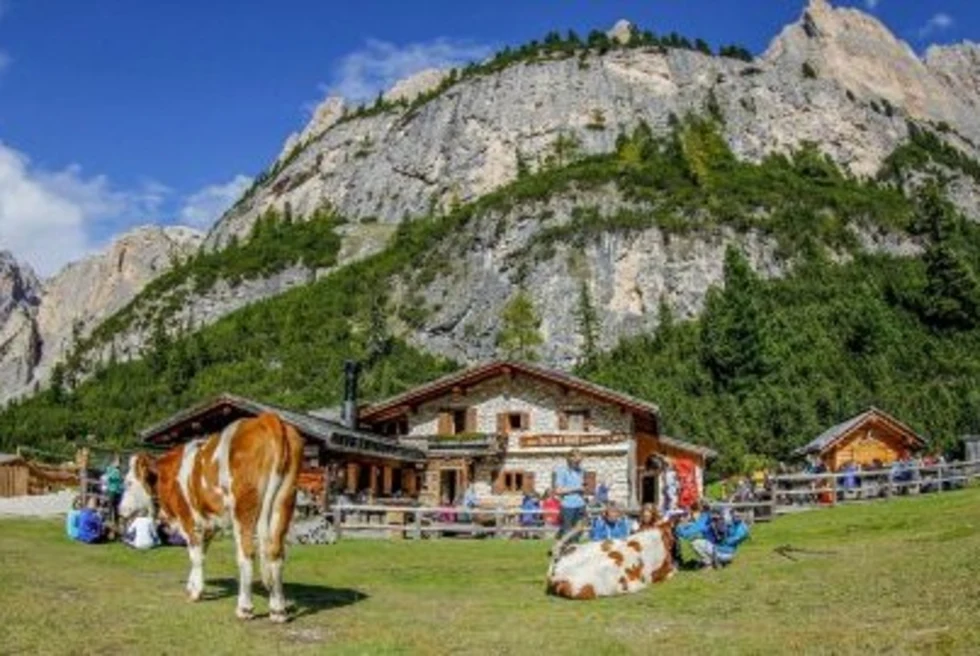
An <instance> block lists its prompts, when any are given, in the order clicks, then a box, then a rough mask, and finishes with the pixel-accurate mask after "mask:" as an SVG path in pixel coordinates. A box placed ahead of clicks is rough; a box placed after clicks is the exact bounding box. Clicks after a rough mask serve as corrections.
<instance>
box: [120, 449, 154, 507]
mask: <svg viewBox="0 0 980 656" xmlns="http://www.w3.org/2000/svg"><path fill="white" fill-rule="evenodd" d="M156 486H157V473H156V463H155V462H154V461H153V459H152V458H150V456H148V455H146V454H145V453H137V454H136V455H134V456H130V458H129V471H128V472H127V473H126V489H125V490H124V491H123V495H122V499H121V500H120V501H119V515H120V516H121V517H123V518H124V519H128V518H129V517H132V516H133V515H135V514H136V513H138V512H139V511H141V510H143V511H146V512H148V513H149V514H150V515H151V516H152V514H153V497H154V496H155V494H154V493H155V492H156Z"/></svg>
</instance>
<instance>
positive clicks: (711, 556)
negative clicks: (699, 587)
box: [674, 509, 749, 568]
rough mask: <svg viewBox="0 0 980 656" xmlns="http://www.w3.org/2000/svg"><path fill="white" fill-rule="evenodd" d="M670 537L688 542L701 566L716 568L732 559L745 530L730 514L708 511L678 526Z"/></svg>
mask: <svg viewBox="0 0 980 656" xmlns="http://www.w3.org/2000/svg"><path fill="white" fill-rule="evenodd" d="M674 534H675V536H676V537H677V538H679V539H681V540H690V541H691V547H693V549H694V551H695V553H697V555H698V559H699V561H700V563H699V564H700V565H701V566H702V567H714V568H718V567H720V566H724V565H728V564H730V563H731V562H732V560H734V559H735V552H736V551H737V550H738V547H739V545H740V544H741V543H742V542H744V541H745V540H747V539H748V537H749V527H748V525H746V523H745V522H744V521H742V519H741V518H740V517H738V516H736V515H733V514H732V513H731V512H728V511H726V512H722V511H721V510H719V509H711V510H710V511H709V512H702V513H701V516H700V517H699V518H698V519H697V521H695V522H690V523H688V524H682V525H681V526H678V527H677V529H676V530H675V531H674Z"/></svg>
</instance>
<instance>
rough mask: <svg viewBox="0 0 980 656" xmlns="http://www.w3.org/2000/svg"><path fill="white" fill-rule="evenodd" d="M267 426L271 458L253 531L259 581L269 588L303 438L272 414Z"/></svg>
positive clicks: (280, 552)
mask: <svg viewBox="0 0 980 656" xmlns="http://www.w3.org/2000/svg"><path fill="white" fill-rule="evenodd" d="M266 426H267V428H268V432H269V435H270V437H271V440H270V442H271V443H272V445H273V447H272V448H271V449H270V451H271V455H272V457H273V458H274V463H273V466H272V467H271V468H270V470H269V477H268V479H267V480H266V485H265V490H264V493H263V495H262V508H261V510H260V511H259V520H258V526H257V527H256V531H257V533H258V542H259V549H258V551H259V567H260V570H261V573H262V583H263V584H264V585H265V586H266V588H269V587H270V585H271V584H272V569H271V568H270V563H272V562H275V561H278V560H282V558H283V556H284V553H285V539H286V531H288V530H289V524H290V522H291V521H292V519H293V508H294V507H295V505H296V480H297V479H298V478H299V470H300V465H301V464H302V459H303V438H302V437H300V435H299V433H297V432H296V429H295V428H293V427H292V426H290V425H289V424H286V423H283V421H282V420H281V419H280V418H279V417H278V416H277V415H273V414H269V415H266Z"/></svg>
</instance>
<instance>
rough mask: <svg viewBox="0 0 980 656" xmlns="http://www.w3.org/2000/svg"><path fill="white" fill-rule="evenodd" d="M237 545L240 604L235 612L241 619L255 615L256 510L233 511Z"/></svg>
mask: <svg viewBox="0 0 980 656" xmlns="http://www.w3.org/2000/svg"><path fill="white" fill-rule="evenodd" d="M232 526H233V527H234V531H235V546H236V551H237V555H238V606H237V608H236V609H235V614H236V615H237V616H238V618H239V619H242V620H249V619H252V617H253V611H254V609H253V606H252V558H253V557H254V556H255V540H254V536H253V533H254V531H255V511H254V509H253V510H245V511H241V510H238V511H232Z"/></svg>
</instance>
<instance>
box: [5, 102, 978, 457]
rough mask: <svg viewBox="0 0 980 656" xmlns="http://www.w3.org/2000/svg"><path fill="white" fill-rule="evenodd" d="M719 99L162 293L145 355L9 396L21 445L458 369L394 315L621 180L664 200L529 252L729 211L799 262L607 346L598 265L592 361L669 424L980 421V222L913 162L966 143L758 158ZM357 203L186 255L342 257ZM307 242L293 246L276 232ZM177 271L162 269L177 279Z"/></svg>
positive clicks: (937, 424)
mask: <svg viewBox="0 0 980 656" xmlns="http://www.w3.org/2000/svg"><path fill="white" fill-rule="evenodd" d="M717 120H718V119H717V118H712V117H711V116H710V115H709V116H706V117H700V118H699V117H689V118H687V119H684V120H682V121H681V120H678V121H677V122H676V124H675V128H674V131H673V133H672V134H671V135H670V136H668V137H664V138H656V137H654V136H653V135H652V133H651V132H650V131H649V129H647V128H645V127H644V126H642V125H641V126H640V127H638V128H637V129H636V130H635V131H634V132H633V133H631V134H628V135H625V134H624V135H622V136H621V137H620V140H619V142H618V144H617V151H616V152H615V153H611V154H609V155H602V156H589V157H577V156H573V155H570V156H569V157H568V159H567V161H561V162H559V161H554V162H552V163H551V164H549V165H548V166H547V167H543V168H542V169H540V170H539V171H537V172H533V173H532V172H526V173H525V174H523V175H522V176H521V177H520V178H519V179H518V180H517V181H515V182H514V183H512V184H511V185H509V186H507V187H505V188H503V189H501V190H499V191H496V192H493V193H491V194H489V195H487V196H485V197H483V198H481V199H480V200H478V201H476V202H474V203H471V204H465V205H460V206H458V207H456V208H455V209H453V210H452V211H450V212H448V213H445V214H440V213H437V214H433V215H432V216H429V217H426V218H422V219H418V220H414V221H407V222H404V223H402V224H401V225H400V226H399V227H398V229H397V231H396V232H395V234H394V236H393V238H392V240H391V242H390V243H389V245H388V247H387V248H385V249H384V250H383V251H381V252H380V253H378V254H376V255H374V256H371V257H369V258H367V259H364V260H361V261H359V262H355V263H353V264H351V265H348V266H345V267H342V268H340V269H338V270H336V271H335V272H334V273H332V274H331V275H329V276H327V277H326V278H324V279H322V280H320V281H318V282H316V283H313V284H311V285H308V286H304V287H300V288H297V289H294V290H292V291H290V292H288V293H286V294H283V295H282V296H279V297H276V298H272V299H269V300H266V301H263V302H260V303H255V304H253V305H251V306H249V307H247V308H245V309H243V310H240V311H238V312H235V313H233V314H231V315H228V316H226V317H225V318H224V319H222V320H220V321H219V322H217V323H216V324H214V325H211V326H208V327H205V328H201V329H195V327H193V326H185V327H182V328H180V329H177V330H175V329H174V327H173V326H170V327H169V329H167V326H166V322H165V319H166V315H165V313H164V314H158V315H157V324H156V327H155V329H154V330H153V337H152V339H151V340H150V343H149V344H148V345H147V347H146V348H145V350H144V354H143V357H142V358H141V359H139V360H135V361H130V362H117V361H115V360H114V359H112V358H111V357H110V358H109V359H108V360H98V359H92V358H89V357H86V355H85V351H84V350H80V351H79V352H78V354H77V356H76V357H74V358H71V359H69V363H68V365H67V366H64V367H60V368H59V370H58V371H57V372H56V375H55V376H54V378H53V382H52V384H51V386H50V387H49V389H47V390H45V391H43V392H42V393H41V394H39V395H37V396H35V397H33V398H31V399H29V400H26V401H23V402H19V403H14V404H12V405H11V406H9V407H8V408H7V409H6V410H5V411H4V412H2V413H0V449H4V450H7V449H11V448H12V447H13V446H14V445H17V444H33V445H37V446H41V447H43V448H45V449H48V450H51V451H59V452H65V451H67V450H68V449H69V447H70V444H71V443H73V442H75V441H77V440H80V439H83V438H85V437H86V436H89V435H94V436H96V437H97V439H99V440H100V441H102V442H114V443H120V444H124V443H131V442H132V440H133V439H134V437H135V434H136V431H137V430H138V429H139V428H141V427H143V426H145V425H147V424H149V423H151V422H153V421H155V420H158V419H160V418H161V417H163V416H166V415H168V414H170V413H172V412H174V411H176V410H177V409H180V408H182V407H185V406H187V405H191V404H193V403H197V402H199V401H201V400H203V399H204V398H207V397H209V396H211V395H215V394H218V393H220V392H224V391H228V392H233V393H237V394H242V395H245V396H253V397H256V398H259V399H262V400H264V401H267V402H270V403H274V404H280V405H283V406H286V407H291V408H303V409H312V408H318V407H324V406H330V405H335V404H337V403H338V402H339V400H340V398H341V392H342V389H341V384H342V377H341V375H340V371H341V366H342V365H341V363H342V361H343V360H344V359H345V358H349V357H354V358H358V359H360V360H362V361H363V362H364V363H365V374H364V376H363V394H364V397H365V399H377V398H380V397H384V396H387V395H390V394H393V393H396V392H399V391H401V390H404V389H406V388H408V387H410V386H412V385H416V384H418V383H421V382H423V381H426V380H429V379H431V378H433V377H435V376H438V375H440V374H442V373H445V372H447V371H450V370H453V369H454V368H456V367H458V366H459V364H458V363H455V362H452V361H448V360H446V359H444V358H438V357H434V356H432V355H428V354H426V353H423V352H422V351H420V350H419V349H418V348H417V347H413V346H411V345H410V344H409V342H408V341H406V339H407V338H408V337H410V332H409V333H405V332H404V331H399V330H396V329H394V328H393V326H395V325H403V326H409V327H410V326H411V325H412V324H413V322H416V323H418V322H419V321H420V320H421V317H424V315H425V314H426V313H427V312H429V311H431V309H429V308H427V307H425V305H424V303H419V302H418V298H417V296H416V295H414V294H413V293H412V291H411V289H412V285H415V286H416V289H418V288H422V287H424V286H425V284H426V280H429V279H431V275H434V273H432V271H433V267H436V268H438V267H440V266H442V264H441V262H443V260H440V259H439V253H440V249H441V248H443V245H444V244H446V243H447V242H448V241H453V240H455V241H456V242H458V240H460V239H465V238H466V235H467V234H468V229H469V228H470V227H472V226H474V225H476V224H478V223H479V222H481V221H486V220H489V219H488V217H492V216H498V215H499V211H500V210H501V208H509V207H515V206H520V205H522V204H528V203H534V202H538V201H540V200H541V199H542V198H549V197H562V196H563V195H568V194H573V193H581V192H582V191H583V190H587V189H589V188H596V187H599V186H602V185H609V184H612V185H615V186H616V187H617V188H619V189H620V190H621V191H623V192H624V193H625V194H626V195H627V197H628V198H630V199H632V200H634V201H637V202H642V203H645V205H639V206H638V205H635V204H634V205H633V206H632V209H629V210H625V209H624V210H623V211H622V212H620V213H618V214H612V215H598V214H597V213H590V212H588V211H585V212H581V213H580V214H579V215H578V217H579V218H578V220H576V221H573V222H571V223H569V224H567V225H565V226H562V227H561V228H560V229H554V230H548V231H543V232H541V233H539V235H538V237H536V238H535V239H534V240H532V241H530V242H529V243H528V244H527V245H526V249H525V251H524V255H523V256H522V257H525V258H529V259H531V260H533V259H535V258H539V259H540V258H548V257H550V255H549V249H550V248H551V247H553V246H554V245H555V244H557V243H570V244H585V243H588V242H589V241H590V240H595V239H599V238H601V237H602V235H605V234H609V233H615V232H621V231H627V232H628V231H636V230H642V229H649V228H650V227H656V228H657V229H659V230H662V231H664V232H665V233H667V234H695V235H696V234H709V233H711V232H713V231H717V230H719V229H721V228H725V229H733V230H735V231H742V232H745V231H750V230H753V231H761V232H763V233H765V234H768V235H770V236H771V237H772V238H773V239H775V240H776V242H777V243H778V244H779V248H780V250H781V251H782V256H783V257H785V259H786V261H787V262H788V263H790V264H791V266H790V267H789V268H788V274H787V275H786V276H785V277H783V278H781V279H762V278H760V277H759V276H758V274H757V273H755V272H754V271H753V270H752V268H751V267H750V266H748V264H747V262H746V260H745V258H744V257H743V255H742V254H741V253H740V252H739V250H738V249H737V248H735V247H732V248H730V249H729V251H728V254H727V256H726V262H725V272H724V285H723V286H719V287H717V288H715V289H713V290H712V291H711V292H710V293H709V295H708V298H707V300H706V304H705V310H704V312H703V313H702V314H701V315H700V316H699V317H697V318H695V319H693V320H689V321H676V320H673V319H672V318H671V311H670V309H669V308H666V307H665V308H662V309H661V317H662V321H661V325H660V328H659V329H658V330H657V331H656V332H655V333H653V334H648V335H642V336H639V337H635V338H629V339H625V340H623V341H622V343H620V344H619V346H617V347H616V348H614V349H613V350H612V351H609V352H606V353H602V352H599V350H598V349H597V348H596V346H595V344H596V334H595V333H596V326H597V317H596V314H595V309H594V308H593V307H592V304H591V302H590V300H589V292H588V289H587V288H585V287H584V286H583V288H582V291H581V298H580V311H579V312H577V313H576V316H571V317H569V318H568V320H569V321H571V322H575V323H576V325H577V326H578V329H579V330H580V331H581V334H582V336H583V340H584V343H585V344H586V345H587V348H586V349H585V357H584V359H583V362H582V364H581V365H580V366H579V368H578V373H579V374H581V375H583V376H585V377H587V378H590V379H592V380H595V381H597V382H601V383H603V384H607V385H610V386H613V387H615V388H617V389H621V390H624V391H627V392H630V393H632V394H635V395H637V396H640V397H642V398H646V399H650V400H653V401H655V402H657V403H658V404H659V405H660V407H661V408H662V410H663V417H664V425H665V428H666V431H667V433H669V434H673V435H676V436H678V437H686V438H690V439H694V440H697V441H699V442H702V443H706V444H709V445H712V446H714V447H716V448H718V449H719V450H720V452H721V454H722V457H721V458H720V460H719V462H718V463H717V465H716V468H717V471H732V470H737V469H739V468H740V467H741V466H742V465H743V463H744V462H746V459H747V458H748V457H754V456H764V457H771V458H783V457H786V456H787V454H788V453H789V451H790V450H791V449H792V448H793V447H795V446H798V445H799V444H801V443H802V442H804V441H807V440H808V439H810V438H811V437H812V436H813V435H814V434H816V433H817V432H819V431H821V430H822V429H823V428H825V427H826V426H828V425H829V424H831V423H835V422H837V421H839V420H840V419H841V418H843V417H845V416H847V415H848V414H850V413H853V412H856V411H858V410H861V409H863V408H864V407H866V406H867V405H869V404H875V405H878V406H880V407H882V408H884V409H886V410H887V411H889V412H892V413H895V414H897V415H898V416H900V417H902V418H903V419H904V420H905V421H907V422H908V423H909V424H910V425H912V426H913V427H914V428H915V429H917V430H919V431H921V432H923V433H924V434H926V435H927V436H929V437H931V438H933V439H934V440H935V441H936V443H937V445H939V446H942V447H951V446H953V445H954V442H955V438H956V436H958V435H959V434H961V433H965V432H969V431H974V430H976V429H977V428H980V426H978V425H977V418H978V417H980V392H978V391H977V382H978V381H980V283H978V280H977V275H976V272H977V271H978V269H980V227H978V226H977V225H976V224H974V223H972V222H970V221H968V220H966V219H965V218H964V217H963V216H962V215H961V214H959V213H958V212H957V211H956V210H955V209H954V208H953V206H952V205H951V204H950V203H949V202H948V201H947V200H946V199H945V197H944V195H943V194H942V188H941V184H942V183H943V181H942V180H937V181H934V182H933V183H931V184H925V185H920V186H919V187H917V190H916V191H914V192H910V193H909V194H906V193H905V192H904V191H903V189H904V186H903V185H902V184H901V180H900V179H899V178H901V176H900V174H899V173H900V172H903V171H904V172H905V173H906V174H907V173H909V172H910V171H911V170H913V169H915V170H923V169H926V168H928V167H929V166H933V165H938V164H942V165H943V166H946V167H947V168H948V167H949V166H950V164H951V162H952V163H953V164H957V162H954V161H953V160H952V159H951V157H950V153H948V152H946V151H945V150H944V149H943V148H942V147H941V146H939V145H938V142H936V143H933V142H932V141H930V139H928V138H925V137H923V136H922V135H923V134H926V133H924V132H923V133H916V134H917V135H918V136H917V137H916V140H915V141H914V142H912V143H910V144H909V145H908V146H904V147H903V149H900V151H897V152H896V154H895V156H894V157H893V158H892V159H891V160H890V161H891V166H890V168H889V169H888V170H886V171H883V173H882V176H881V178H880V180H862V179H857V178H854V177H853V176H850V175H848V174H846V173H844V172H842V171H840V170H839V169H838V168H837V167H836V166H834V165H833V163H832V162H830V161H829V160H828V159H827V158H825V157H822V156H820V155H819V154H818V153H817V151H816V149H815V148H804V149H802V150H800V151H799V152H797V153H795V154H794V155H793V156H791V157H784V156H773V157H770V158H768V159H767V160H765V161H763V162H761V163H750V162H743V161H740V160H738V159H737V158H735V157H734V156H733V155H732V154H731V151H730V150H729V149H728V148H727V146H726V144H725V142H724V140H723V139H721V138H720V136H719V133H718V130H717V126H716V122H717ZM957 165H958V166H959V167H960V168H964V167H966V168H967V169H969V167H970V166H972V163H970V162H958V164H957ZM636 207H646V208H648V209H647V210H644V211H640V210H637V209H636ZM342 221H343V219H342V218H340V217H337V216H335V215H334V214H331V213H325V214H323V215H321V216H318V217H315V218H314V220H311V221H306V222H303V221H292V222H287V223H285V224H282V226H281V227H280V228H275V231H280V232H274V231H273V228H272V224H271V223H270V224H268V226H266V224H262V225H263V227H261V228H258V229H257V231H256V234H255V235H254V236H253V239H252V241H250V242H247V243H244V244H241V245H237V244H236V245H235V247H234V248H233V249H229V250H227V251H223V252H221V253H220V254H213V255H207V256H201V257H200V258H198V259H196V260H192V261H189V262H187V263H186V264H185V265H184V269H183V271H184V273H179V271H180V269H178V270H175V271H178V273H174V274H173V275H175V276H180V275H182V276H195V277H196V276H206V277H208V278H210V277H212V276H217V277H222V276H230V275H241V276H247V275H250V272H253V271H261V270H266V269H268V268H270V267H271V268H275V267H277V266H281V263H282V262H284V261H292V260H293V259H294V258H295V257H299V256H303V257H309V256H311V255H312V254H313V253H317V255H316V256H317V257H322V258H326V259H324V260H323V261H324V262H329V261H331V260H330V259H329V258H332V257H334V254H335V253H336V248H337V242H336V239H335V237H334V236H333V232H332V226H335V225H338V224H340V223H342ZM861 227H864V228H869V227H870V228H874V229H876V230H880V231H885V232H888V233H890V234H895V235H901V236H902V237H903V238H905V239H907V240H910V241H911V242H912V243H915V244H918V245H919V249H920V250H919V254H918V255H914V256H906V257H899V256H896V255H893V254H887V253H869V252H865V251H863V250H862V248H861V247H860V244H859V243H858V240H857V238H856V236H855V234H856V233H855V230H856V229H858V228H861ZM270 235H272V236H275V235H278V237H282V238H281V239H279V238H273V237H272V236H270ZM287 243H288V244H290V246H289V248H288V249H286V250H283V248H280V247H276V246H274V244H279V245H280V246H281V245H282V244H287ZM454 243H455V242H454ZM456 245H458V244H456ZM287 251H288V252H287ZM307 253H309V254H310V255H307ZM427 272H429V273H427ZM395 280H401V281H403V282H404V281H408V283H407V284H408V286H409V288H410V289H409V293H408V294H402V295H400V296H395V295H393V294H391V293H390V290H391V289H392V283H393V281H395ZM169 284H170V283H168V282H167V281H166V280H164V279H161V281H160V282H159V283H157V287H163V286H166V285H169ZM150 292H151V293H157V292H154V291H153V290H150ZM394 319H397V321H396V320H394ZM539 321H540V319H539V317H538V314H537V311H536V309H535V308H534V306H533V303H532V302H531V301H530V300H529V299H528V298H527V297H526V296H523V295H518V296H516V297H515V298H514V299H513V300H512V302H511V303H510V304H509V305H508V306H507V308H506V309H505V311H504V312H503V313H502V316H501V325H502V330H501V332H500V334H499V337H498V339H499V341H498V346H499V349H500V350H499V353H500V355H502V356H503V355H509V356H512V357H520V358H525V359H533V358H534V356H535V352H536V349H537V348H538V346H539V344H540V340H541V336H540V335H539V334H538V332H537V327H538V324H539ZM110 327H111V326H110Z"/></svg>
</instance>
